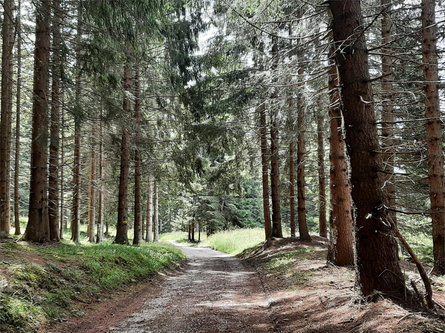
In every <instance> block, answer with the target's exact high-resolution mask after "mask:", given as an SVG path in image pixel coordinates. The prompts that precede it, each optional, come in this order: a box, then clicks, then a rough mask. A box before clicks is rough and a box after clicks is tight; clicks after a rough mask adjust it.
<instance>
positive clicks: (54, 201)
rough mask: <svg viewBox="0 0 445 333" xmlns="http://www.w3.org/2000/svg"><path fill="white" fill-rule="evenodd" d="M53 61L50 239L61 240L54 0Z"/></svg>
mask: <svg viewBox="0 0 445 333" xmlns="http://www.w3.org/2000/svg"><path fill="white" fill-rule="evenodd" d="M52 5H53V11H54V15H53V24H52V34H53V47H52V51H53V59H52V91H51V134H50V144H49V179H48V185H49V189H48V216H49V232H50V238H51V240H54V241H59V240H60V234H59V166H60V165H59V143H60V140H59V135H60V128H59V121H60V76H61V58H60V52H61V48H62V40H61V34H60V19H61V18H60V16H61V8H60V0H53V1H52Z"/></svg>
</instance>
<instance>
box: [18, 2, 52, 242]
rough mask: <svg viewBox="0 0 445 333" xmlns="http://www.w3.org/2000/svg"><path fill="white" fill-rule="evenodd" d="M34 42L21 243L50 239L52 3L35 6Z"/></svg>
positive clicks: (40, 3)
mask: <svg viewBox="0 0 445 333" xmlns="http://www.w3.org/2000/svg"><path fill="white" fill-rule="evenodd" d="M36 6H37V10H36V42H35V55H34V88H33V107H32V143H31V180H30V183H31V186H30V195H29V213H28V225H27V227H26V231H25V235H24V236H23V238H24V240H28V241H34V242H45V241H48V240H49V237H50V235H49V221H48V195H47V191H48V177H47V175H48V172H47V166H48V81H49V80H48V77H49V58H50V52H49V48H50V19H51V1H50V0H40V1H37V3H36Z"/></svg>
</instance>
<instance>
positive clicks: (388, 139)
mask: <svg viewBox="0 0 445 333" xmlns="http://www.w3.org/2000/svg"><path fill="white" fill-rule="evenodd" d="M391 1H392V0H381V6H382V8H387V9H386V10H385V11H384V12H383V14H382V45H383V48H382V57H381V59H382V151H383V152H384V153H385V155H384V156H385V160H384V171H385V175H386V180H385V188H384V190H385V191H386V193H387V195H386V198H387V202H386V205H387V206H388V207H390V208H392V209H395V208H396V186H395V174H394V157H395V146H394V129H393V126H394V107H393V105H394V98H393V86H392V82H393V81H394V71H393V64H392V53H393V52H392V46H391V43H392V41H393V37H392V20H391ZM390 214H391V217H392V219H393V221H394V222H395V223H396V221H397V216H396V215H397V214H396V212H395V211H391V212H390Z"/></svg>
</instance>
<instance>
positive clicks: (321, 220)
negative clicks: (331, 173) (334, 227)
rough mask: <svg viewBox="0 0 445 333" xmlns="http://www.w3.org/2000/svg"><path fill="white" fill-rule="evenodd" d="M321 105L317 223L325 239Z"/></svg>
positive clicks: (318, 131) (318, 119) (318, 125)
mask: <svg viewBox="0 0 445 333" xmlns="http://www.w3.org/2000/svg"><path fill="white" fill-rule="evenodd" d="M320 104H321V103H320V102H319V105H318V114H317V143H318V149H317V155H318V205H319V207H318V213H319V214H318V223H319V227H320V236H321V237H327V236H328V231H327V225H326V224H327V221H326V177H325V170H324V135H323V132H324V117H323V113H322V109H321V105H320Z"/></svg>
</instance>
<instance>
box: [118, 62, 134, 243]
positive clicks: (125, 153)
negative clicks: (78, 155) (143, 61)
mask: <svg viewBox="0 0 445 333" xmlns="http://www.w3.org/2000/svg"><path fill="white" fill-rule="evenodd" d="M123 84H124V86H123V88H124V101H123V111H124V113H125V115H124V119H125V117H127V114H129V113H130V112H131V104H130V100H129V98H128V95H127V94H129V93H130V92H131V69H130V66H129V65H125V66H124V77H123ZM126 127H127V126H126V125H125V124H122V142H121V167H120V180H119V202H118V208H117V227H116V238H115V239H114V242H115V243H117V244H128V179H129V170H130V133H129V132H128V129H127V128H126Z"/></svg>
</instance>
